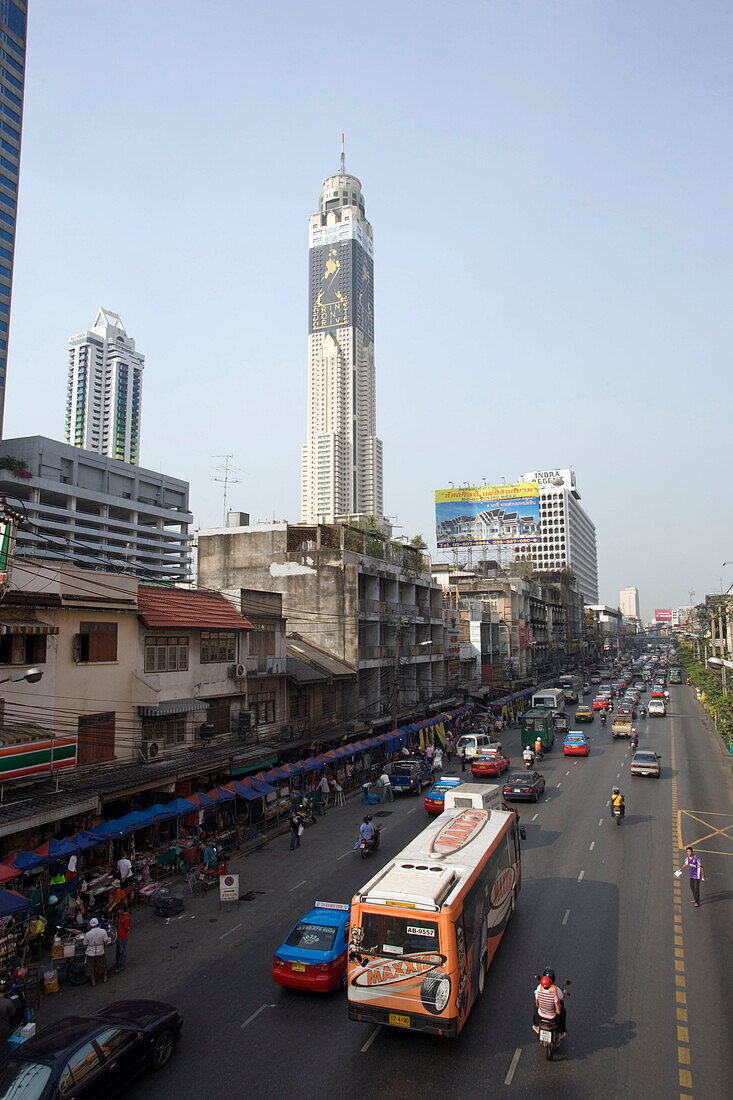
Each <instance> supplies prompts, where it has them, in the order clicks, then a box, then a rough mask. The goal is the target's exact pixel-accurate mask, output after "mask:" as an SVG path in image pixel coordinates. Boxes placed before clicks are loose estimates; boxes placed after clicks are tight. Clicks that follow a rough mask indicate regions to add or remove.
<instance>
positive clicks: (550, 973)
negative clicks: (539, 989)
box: [542, 966, 555, 988]
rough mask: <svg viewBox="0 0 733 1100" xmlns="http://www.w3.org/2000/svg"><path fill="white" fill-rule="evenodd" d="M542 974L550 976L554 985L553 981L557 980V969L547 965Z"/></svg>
mask: <svg viewBox="0 0 733 1100" xmlns="http://www.w3.org/2000/svg"><path fill="white" fill-rule="evenodd" d="M542 976H543V978H549V979H550V985H552V983H553V982H554V980H555V971H554V970H553V969H552V967H551V966H546V967H545V969H544V970H543V972H542ZM545 988H547V987H545Z"/></svg>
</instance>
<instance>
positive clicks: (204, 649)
mask: <svg viewBox="0 0 733 1100" xmlns="http://www.w3.org/2000/svg"><path fill="white" fill-rule="evenodd" d="M236 656H237V636H236V634H235V633H234V631H233V630H202V631H201V664H202V665H214V664H218V663H220V662H222V661H234V660H235V659H236ZM273 721H274V719H273Z"/></svg>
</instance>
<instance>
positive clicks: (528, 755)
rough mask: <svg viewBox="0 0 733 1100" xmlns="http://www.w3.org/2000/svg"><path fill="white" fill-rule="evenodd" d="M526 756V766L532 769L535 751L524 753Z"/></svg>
mask: <svg viewBox="0 0 733 1100" xmlns="http://www.w3.org/2000/svg"><path fill="white" fill-rule="evenodd" d="M522 756H523V757H524V766H525V768H527V770H528V771H529V770H531V769H532V768H533V767H534V753H533V752H532V753H522Z"/></svg>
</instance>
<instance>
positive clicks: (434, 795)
mask: <svg viewBox="0 0 733 1100" xmlns="http://www.w3.org/2000/svg"><path fill="white" fill-rule="evenodd" d="M462 782H463V780H462V779H451V778H450V777H449V776H446V777H445V778H444V779H439V780H438V782H437V783H434V784H433V786H432V787H431V788H430V790H429V791H428V793H427V794H426V795H425V809H426V810H427V812H428V813H429V814H442V812H443V810H444V808H445V792H446V791H449V790H451V789H452V788H453V787H460V785H461V783H462Z"/></svg>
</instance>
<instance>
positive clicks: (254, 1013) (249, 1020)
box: [240, 1005, 276, 1030]
mask: <svg viewBox="0 0 733 1100" xmlns="http://www.w3.org/2000/svg"><path fill="white" fill-rule="evenodd" d="M275 1007H276V1006H275V1005H260V1007H259V1008H258V1009H257V1011H256V1012H253V1013H252V1015H251V1016H248V1017H247V1019H246V1020H245V1021H244V1023H243V1024H242V1026H241V1029H240V1030H242V1029H244V1028H245V1027H246V1026H247V1024H251V1023H252V1021H253V1020H255V1019H256V1018H257V1017H258V1016H259V1014H260V1012H264V1011H265V1009H266V1008H275Z"/></svg>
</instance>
